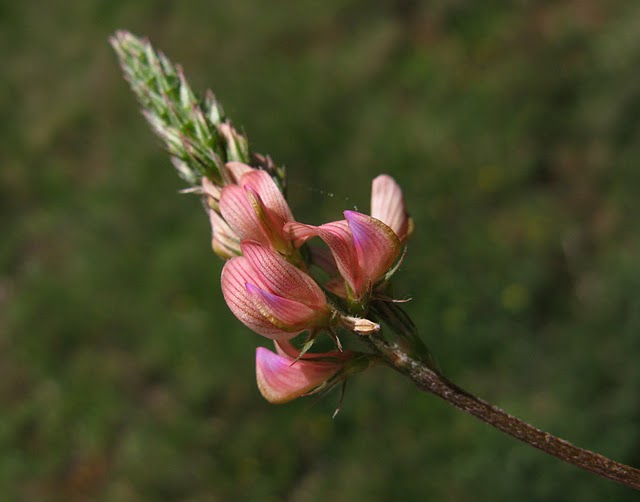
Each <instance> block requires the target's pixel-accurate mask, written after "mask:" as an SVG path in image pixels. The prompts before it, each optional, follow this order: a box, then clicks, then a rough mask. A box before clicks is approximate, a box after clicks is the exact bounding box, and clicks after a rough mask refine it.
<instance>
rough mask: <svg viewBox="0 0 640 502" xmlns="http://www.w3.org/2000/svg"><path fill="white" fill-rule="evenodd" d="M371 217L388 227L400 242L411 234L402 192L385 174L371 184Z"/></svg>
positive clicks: (409, 220)
mask: <svg viewBox="0 0 640 502" xmlns="http://www.w3.org/2000/svg"><path fill="white" fill-rule="evenodd" d="M371 216H373V217H374V218H377V219H378V220H380V221H382V222H383V223H385V224H386V225H387V226H389V228H391V230H393V231H394V232H395V234H396V235H397V236H398V239H400V241H401V242H404V241H405V240H406V239H407V238H408V237H409V234H410V233H411V230H412V229H411V219H410V218H409V215H408V214H407V207H406V205H405V202H404V197H403V196H402V190H401V189H400V186H399V185H398V184H397V183H396V181H395V180H394V179H393V178H392V177H391V176H389V175H387V174H381V175H380V176H378V177H376V178H374V180H373V182H372V183H371Z"/></svg>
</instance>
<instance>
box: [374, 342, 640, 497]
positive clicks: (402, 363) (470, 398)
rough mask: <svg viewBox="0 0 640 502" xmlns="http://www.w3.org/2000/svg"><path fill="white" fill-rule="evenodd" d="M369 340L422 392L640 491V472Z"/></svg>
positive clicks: (395, 347) (392, 347)
mask: <svg viewBox="0 0 640 502" xmlns="http://www.w3.org/2000/svg"><path fill="white" fill-rule="evenodd" d="M369 340H370V343H371V344H372V345H373V346H374V347H375V349H376V351H377V352H378V353H380V354H381V355H382V356H383V357H384V359H385V360H386V361H387V363H388V364H389V365H390V366H391V367H393V368H394V369H395V370H397V371H399V372H400V373H402V374H403V375H406V376H408V377H409V378H410V379H411V380H413V382H414V383H415V384H416V386H417V387H418V388H419V389H420V390H423V391H426V392H431V393H432V394H435V395H436V396H438V397H440V398H442V399H444V400H445V401H447V402H448V403H450V404H452V405H453V406H455V407H456V408H458V409H460V410H462V411H465V412H467V413H470V414H471V415H474V416H475V417H477V418H479V419H480V420H482V421H483V422H486V423H488V424H489V425H492V426H493V427H495V428H496V429H499V430H501V431H502V432H504V433H505V434H508V435H510V436H512V437H514V438H516V439H519V440H520V441H523V442H525V443H527V444H529V445H531V446H533V447H534V448H538V449H539V450H542V451H543V452H545V453H547V454H549V455H552V456H554V457H556V458H559V459H560V460H564V461H565V462H568V463H569V464H573V465H575V466H577V467H580V468H581V469H585V470H587V471H589V472H592V473H594V474H597V475H598V476H602V477H604V478H608V479H612V480H613V481H617V482H618V483H621V484H623V485H626V486H628V487H631V488H635V489H636V490H640V469H636V468H635V467H631V466H628V465H625V464H621V463H619V462H616V461H614V460H611V459H609V458H607V457H605V456H603V455H600V454H598V453H595V452H593V451H590V450H585V449H583V448H578V447H577V446H574V445H572V444H571V443H569V442H568V441H565V440H564V439H561V438H559V437H556V436H554V435H552V434H549V433H547V432H544V431H541V430H540V429H537V428H535V427H533V426H532V425H529V424H528V423H526V422H523V421H522V420H520V419H518V418H516V417H513V416H511V415H509V414H508V413H506V412H505V411H503V410H501V409H499V408H496V407H495V406H493V405H491V404H489V403H487V402H486V401H483V400H482V399H480V398H478V397H476V396H474V395H472V394H469V393H468V392H467V391H465V390H463V389H461V388H460V387H458V386H457V385H455V384H454V383H452V382H450V381H449V380H447V379H446V378H445V377H443V376H442V375H440V374H439V373H437V372H436V371H434V370H432V369H430V368H429V367H428V366H427V364H425V363H423V362H421V361H419V360H417V359H414V358H413V357H411V356H410V355H408V354H407V353H406V352H404V351H403V350H402V349H401V348H400V347H399V346H398V345H397V344H394V343H390V342H387V341H386V340H384V339H383V338H382V337H380V336H375V337H370V338H369Z"/></svg>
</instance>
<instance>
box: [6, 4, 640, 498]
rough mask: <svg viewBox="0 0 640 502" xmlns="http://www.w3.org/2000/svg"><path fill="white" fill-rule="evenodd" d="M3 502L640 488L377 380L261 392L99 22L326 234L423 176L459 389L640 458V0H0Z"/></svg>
mask: <svg viewBox="0 0 640 502" xmlns="http://www.w3.org/2000/svg"><path fill="white" fill-rule="evenodd" d="M0 24H1V30H0V40H1V42H0V43H1V44H2V46H3V47H4V50H3V54H4V57H3V68H2V73H3V77H2V79H0V113H1V116H2V121H1V127H2V134H1V135H0V152H1V153H0V157H1V158H2V165H1V167H0V211H1V212H0V215H1V217H2V219H1V223H0V229H1V233H0V235H1V239H2V240H1V241H0V242H1V244H0V409H1V410H2V411H1V413H0V487H2V494H3V495H2V497H3V500H118V501H136V500H190V501H205V500H206V501H209V500H222V501H224V500H265V501H280V500H292V501H326V500H332V501H335V502H338V501H354V500H368V501H377V500H380V501H383V500H437V501H439V500H445V501H468V500H474V501H475V500H478V501H495V500H527V501H528V500H559V501H565V500H581V501H586V500H608V501H612V500H615V501H618V500H632V499H633V496H634V492H632V491H631V490H629V489H626V488H624V487H621V486H618V485H616V484H615V483H613V482H609V481H606V480H602V479H600V478H597V477H595V476H592V475H590V474H587V473H583V472H581V471H579V470H578V469H576V468H574V467H571V466H567V465H564V464H563V463H561V462H560V461H557V460H555V459H552V458H548V457H546V456H545V455H543V454H542V453H539V452H538V451H536V450H534V449H532V448H530V447H528V446H525V445H522V444H520V443H518V442H516V441H515V440H512V439H509V438H507V437H505V436H503V435H502V434H500V433H498V432H496V431H494V430H493V429H491V428H489V427H488V426H485V425H484V424H482V423H480V422H478V421H477V420H475V419H473V418H471V417H469V416H467V415H464V414H462V413H460V412H458V411H456V410H454V409H453V408H451V407H450V406H449V405H447V404H446V403H444V402H441V401H439V400H438V399H437V398H435V397H432V396H430V395H425V394H421V393H419V392H417V391H416V390H415V389H414V387H413V386H412V385H411V383H410V382H408V381H405V380H404V379H402V378H401V377H400V376H399V375H397V374H395V373H393V372H392V371H390V370H386V369H384V368H379V369H374V370H372V371H370V372H368V373H366V374H365V375H361V376H358V377H356V378H355V379H353V380H352V381H351V382H350V385H349V388H348V389H347V391H348V392H347V396H346V400H345V402H344V404H343V406H342V411H341V413H340V414H339V415H338V417H337V418H336V419H335V420H332V419H331V414H332V412H333V410H334V408H335V406H336V403H337V397H338V396H337V394H336V393H334V394H331V395H330V396H328V397H327V398H324V399H321V400H314V399H312V398H308V399H301V400H299V401H297V402H295V403H292V404H289V405H285V406H272V405H269V404H267V403H266V402H265V401H264V400H263V399H262V398H261V397H260V395H259V394H258V391H257V389H256V387H255V382H254V369H253V357H254V348H255V346H256V345H257V344H266V342H265V340H264V339H262V338H260V337H259V336H257V335H254V334H252V333H250V332H249V331H248V330H247V329H246V328H244V327H243V326H242V325H241V324H240V323H239V322H237V321H236V320H235V319H234V318H232V316H231V314H230V313H229V311H228V310H227V308H226V306H225V305H224V302H223V301H222V297H221V294H220V288H219V273H220V270H221V263H220V262H219V261H218V260H217V259H216V257H215V256H214V255H213V254H212V253H211V252H210V247H209V246H210V241H209V239H210V234H209V226H208V222H207V220H206V218H205V216H204V214H203V212H202V210H201V206H200V203H199V201H198V200H197V198H194V197H189V196H183V195H179V194H178V193H177V191H178V190H179V189H180V188H183V186H184V185H183V184H182V183H181V181H180V180H179V179H178V177H177V176H176V175H175V173H174V172H173V169H172V166H171V165H170V163H169V160H168V158H167V156H166V155H165V154H164V152H163V151H162V150H161V148H159V141H157V140H156V139H155V137H153V135H152V134H151V132H150V131H149V129H148V127H147V125H146V124H145V122H144V120H143V118H142V117H141V116H140V115H139V112H138V106H137V103H136V102H135V100H134V97H133V95H132V94H131V93H130V91H129V89H128V87H127V85H126V84H125V82H124V81H123V80H122V78H121V74H120V70H119V68H118V66H117V64H116V61H115V57H114V55H113V53H112V52H111V49H110V47H109V46H108V44H107V38H108V36H109V35H110V34H111V33H112V32H113V31H115V30H116V29H119V28H125V29H129V30H131V31H133V32H134V33H137V34H140V35H147V36H149V37H150V38H151V40H152V41H153V43H154V44H155V46H156V47H157V48H159V49H161V50H163V51H165V52H166V53H167V54H168V55H169V57H170V58H172V59H173V60H174V61H177V62H180V63H182V65H183V66H184V68H185V71H186V73H187V76H188V77H189V78H190V80H191V83H192V85H193V87H194V88H195V89H198V90H200V91H203V90H204V89H205V88H207V87H211V88H212V89H213V90H214V91H215V92H216V94H217V96H218V98H219V99H220V100H221V102H222V104H223V105H224V107H225V111H226V112H227V113H228V114H229V115H230V116H231V117H232V119H233V121H234V123H235V124H236V125H238V126H241V127H244V129H245V130H246V131H247V133H248V135H249V138H250V140H251V144H252V147H253V149H254V150H255V151H258V152H262V153H269V154H271V155H272V156H273V158H274V159H275V160H276V162H279V163H284V164H286V165H287V166H288V168H289V178H290V190H289V191H290V201H291V205H292V207H293V208H294V211H295V213H296V216H297V217H298V219H300V220H303V221H306V222H309V223H316V224H317V223H320V222H322V221H324V220H328V219H335V218H338V217H339V215H340V212H341V211H342V210H343V209H346V208H353V207H357V208H359V209H361V210H363V211H366V210H367V209H368V197H369V186H370V179H371V178H372V177H373V176H375V175H377V174H379V173H380V172H388V173H390V174H392V175H393V176H394V177H396V178H397V179H398V181H399V182H400V183H401V184H402V186H403V187H404V190H405V194H406V198H407V200H408V204H409V208H410V210H411V212H412V214H413V216H414V218H415V222H416V233H415V239H414V240H413V242H412V245H411V247H410V249H409V253H408V256H407V259H406V261H405V264H404V266H403V269H402V270H401V273H400V274H399V275H398V281H399V283H400V284H401V294H402V295H407V296H411V297H412V298H413V301H412V302H410V303H409V304H408V305H407V309H408V311H409V312H410V314H411V315H412V316H413V318H414V320H415V321H416V323H417V324H418V325H419V326H420V328H421V330H422V332H423V334H424V337H425V339H426V340H427V343H428V345H429V346H430V348H431V349H432V351H433V352H434V353H435V355H436V357H437V358H438V360H439V362H440V365H441V367H442V368H443V370H444V371H445V373H446V374H447V375H448V376H450V378H451V379H452V380H454V381H455V382H457V383H458V384H460V385H461V386H463V387H465V388H468V389H469V390H471V391H473V392H475V393H477V394H478V395H480V396H482V397H484V398H486V399H488V400H489V401H492V402H494V403H495V404H497V405H499V406H501V407H503V408H505V409H506V410H508V411H510V412H511V413H513V414H516V415H517V416H519V417H521V418H523V419H525V420H528V421H530V422H532V423H534V424H535V425H537V426H539V427H541V428H544V429H546V430H548V431H550V432H552V433H555V434H558V435H560V436H563V437H565V438H567V439H569V440H571V441H572V442H574V443H576V444H578V445H580V446H583V447H586V448H590V449H595V450H597V451H598V452H601V453H603V454H605V455H608V456H611V457H613V458H615V459H617V460H620V461H622V462H625V463H629V464H633V465H636V466H640V399H639V396H640V392H639V391H640V364H638V355H639V354H640V258H639V257H640V199H639V197H638V195H639V194H640V166H638V163H639V161H640V4H639V3H638V2H635V1H633V0H628V1H610V2H599V1H597V0H580V1H578V0H575V1H568V2H528V1H524V0H523V1H520V2H490V1H489V2H465V1H462V0H446V1H441V2H416V1H412V0H386V1H381V2H363V1H357V0H341V1H337V0H326V1H324V2H314V1H310V0H302V1H299V2H286V1H271V2H259V1H257V0H235V1H233V2H219V1H213V0H207V1H193V2H167V1H151V0H137V1H120V0H117V1H116V0H110V1H106V0H105V1H93V2H91V1H90V2H71V1H66V2H65V1H58V2H4V3H3V4H2V6H1V7H0Z"/></svg>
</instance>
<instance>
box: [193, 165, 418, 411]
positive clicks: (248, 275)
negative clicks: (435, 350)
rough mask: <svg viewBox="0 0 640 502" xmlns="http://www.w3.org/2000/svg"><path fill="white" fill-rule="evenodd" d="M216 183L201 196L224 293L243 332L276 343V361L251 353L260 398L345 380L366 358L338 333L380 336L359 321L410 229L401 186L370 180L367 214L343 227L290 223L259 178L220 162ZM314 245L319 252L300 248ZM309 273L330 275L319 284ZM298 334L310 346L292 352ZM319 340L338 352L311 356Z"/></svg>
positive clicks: (288, 396) (279, 198)
mask: <svg viewBox="0 0 640 502" xmlns="http://www.w3.org/2000/svg"><path fill="white" fill-rule="evenodd" d="M221 174H222V176H221V177H222V180H223V184H222V185H220V184H216V183H214V182H213V181H212V180H210V179H209V178H207V177H204V178H203V179H202V193H203V194H204V195H205V200H206V207H207V210H208V213H209V217H210V221H211V225H212V233H213V238H212V247H213V250H214V251H215V252H216V254H218V255H219V256H220V257H222V258H224V259H225V260H228V261H227V262H226V264H225V266H224V268H223V270H222V279H221V283H222V292H223V295H224V298H225V301H226V302H227V305H228V306H229V308H230V309H231V311H232V312H233V314H234V315H235V316H236V317H237V318H238V319H239V320H240V321H241V322H242V323H244V324H245V325H246V326H247V327H249V328H250V329H251V330H253V331H255V332H256V333H258V334H260V335H262V336H265V337H267V338H271V339H272V340H274V342H275V344H276V352H272V351H270V350H268V349H266V348H263V347H259V348H258V349H257V351H256V374H257V381H258V388H259V389H260V391H261V393H262V395H263V396H264V397H265V398H266V399H267V400H268V401H270V402H274V403H281V402H286V401H290V400H292V399H295V398H297V397H299V396H301V395H304V394H307V393H310V392H313V391H317V390H319V389H322V388H328V387H331V386H332V385H334V384H335V383H338V382H341V381H344V379H345V378H346V376H347V375H349V374H351V373H352V372H354V371H356V369H361V368H362V367H363V364H362V361H363V358H366V356H363V354H359V353H356V352H350V351H342V346H341V344H340V341H339V339H338V336H337V330H340V329H342V330H347V331H351V332H354V333H357V334H358V335H361V336H366V335H370V334H372V333H375V332H376V331H377V330H378V329H379V325H378V324H377V323H376V322H374V321H373V320H370V319H367V312H368V306H369V304H370V302H371V301H372V300H373V299H375V298H376V297H377V296H378V297H383V295H384V292H385V289H386V285H387V281H388V279H389V277H390V275H391V274H392V273H393V271H394V270H395V267H394V265H396V264H397V263H398V261H399V259H400V257H401V255H402V250H403V248H404V244H405V242H406V240H407V239H408V237H409V235H410V233H411V230H412V225H411V220H410V218H409V217H408V215H407V211H406V207H405V203H404V199H403V196H402V192H401V190H400V188H399V186H398V185H397V183H396V182H395V181H394V180H393V178H391V177H390V176H387V175H381V176H378V177H377V178H375V179H374V180H373V185H372V197H371V215H366V214H362V213H359V212H357V211H345V212H344V218H345V219H344V220H340V221H333V222H330V223H325V224H323V225H320V226H313V225H307V224H304V223H300V222H297V221H295V219H294V217H293V214H292V212H291V210H290V208H289V206H288V204H287V202H286V200H285V198H284V196H283V195H282V193H281V191H280V190H279V188H278V186H277V185H276V183H275V182H274V181H273V179H272V177H271V176H270V175H269V173H267V172H266V171H264V170H261V169H256V168H253V167H250V166H248V165H246V164H243V163H240V162H228V163H227V164H225V166H224V169H223V170H222V173H221ZM314 237H318V238H319V239H320V240H321V241H324V244H325V245H324V246H317V245H313V246H312V244H313V243H309V244H306V243H307V241H309V240H310V239H312V238H314ZM303 247H305V248H306V249H305V250H304V251H303V250H302V248H303ZM312 266H315V267H318V268H319V269H321V270H323V271H324V272H325V274H326V275H328V277H329V279H328V280H326V281H325V282H324V283H323V284H322V285H321V284H320V283H319V282H318V281H317V280H316V279H314V277H312V275H311V273H310V270H311V267H312ZM303 332H308V338H307V341H306V343H305V344H304V347H303V348H302V349H298V348H296V347H295V346H294V345H293V344H292V343H291V342H290V340H291V339H292V338H293V337H296V336H297V335H299V334H300V333H303ZM322 332H325V333H328V334H329V335H330V337H331V338H332V339H333V340H334V341H335V342H336V345H337V348H336V350H333V351H329V352H323V353H312V352H309V351H308V349H309V348H310V347H311V345H312V344H313V342H314V340H315V339H316V337H317V336H318V334H319V333H322Z"/></svg>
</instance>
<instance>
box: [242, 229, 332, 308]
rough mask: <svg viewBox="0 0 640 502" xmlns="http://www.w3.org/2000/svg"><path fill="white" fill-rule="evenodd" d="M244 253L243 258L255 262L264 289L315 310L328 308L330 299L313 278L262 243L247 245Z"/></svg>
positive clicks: (244, 247)
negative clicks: (328, 299)
mask: <svg viewBox="0 0 640 502" xmlns="http://www.w3.org/2000/svg"><path fill="white" fill-rule="evenodd" d="M241 249H242V254H243V255H244V256H246V257H247V259H248V260H250V261H251V264H252V266H253V268H254V270H255V271H256V275H258V276H260V279H261V281H260V282H261V283H262V284H264V285H265V286H266V287H263V286H260V288H261V289H264V290H265V291H268V292H270V293H273V294H275V295H278V296H281V297H283V298H289V299H292V300H295V301H297V302H299V303H303V304H305V305H308V306H309V307H311V308H313V309H317V310H319V309H325V308H326V305H327V299H326V297H325V295H324V293H323V292H322V289H321V288H320V286H318V285H317V284H316V282H315V281H314V280H313V278H311V276H309V275H308V274H306V273H304V272H303V271H302V270H300V269H298V268H296V267H294V266H293V265H292V264H291V263H289V262H288V261H286V260H285V259H284V258H282V257H281V256H280V255H278V254H277V253H275V252H274V251H272V250H271V249H270V248H268V247H266V246H264V245H262V244H260V243H258V242H255V241H243V242H242V244H241ZM248 282H251V283H254V281H248Z"/></svg>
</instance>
